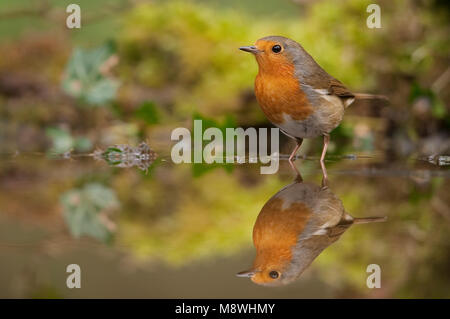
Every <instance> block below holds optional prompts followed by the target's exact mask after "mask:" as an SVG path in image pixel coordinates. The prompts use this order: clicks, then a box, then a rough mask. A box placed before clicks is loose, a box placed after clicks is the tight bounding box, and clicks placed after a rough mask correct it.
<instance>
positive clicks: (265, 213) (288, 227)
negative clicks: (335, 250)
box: [237, 175, 386, 286]
mask: <svg viewBox="0 0 450 319" xmlns="http://www.w3.org/2000/svg"><path fill="white" fill-rule="evenodd" d="M385 220H386V218H385V217H369V218H353V217H352V216H350V215H349V214H348V213H347V212H346V211H345V209H344V206H343V204H342V202H341V200H340V199H339V198H337V197H336V196H335V195H334V194H333V193H332V192H331V191H330V189H329V188H328V186H319V185H316V184H312V183H303V180H302V178H301V175H298V176H297V178H296V180H295V181H294V183H292V184H290V185H288V186H286V187H284V188H283V189H281V190H280V191H279V192H278V193H277V194H275V195H274V196H273V197H272V198H271V199H270V200H269V201H268V202H267V203H266V204H265V205H264V207H263V208H262V209H261V212H260V213H259V215H258V217H257V219H256V222H255V225H254V227H253V243H254V245H255V248H256V257H255V260H254V262H253V266H252V268H251V269H250V270H247V271H242V272H240V273H238V274H237V276H238V277H250V278H251V280H252V281H253V282H254V283H257V284H260V285H266V286H280V285H286V284H288V283H291V282H292V281H294V280H295V279H296V278H298V277H299V276H300V275H301V274H302V273H303V271H304V270H305V269H306V268H307V267H308V266H309V265H310V264H311V263H312V261H313V260H314V259H315V258H316V257H317V256H318V255H319V254H320V253H321V252H322V251H323V250H324V249H325V248H327V247H328V246H329V245H331V244H332V243H334V242H335V241H336V240H338V239H339V238H340V236H341V235H342V234H343V233H344V232H345V231H346V230H347V229H348V228H349V227H350V226H351V225H353V224H363V223H371V222H381V221H385Z"/></svg>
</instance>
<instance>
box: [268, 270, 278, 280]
mask: <svg viewBox="0 0 450 319" xmlns="http://www.w3.org/2000/svg"><path fill="white" fill-rule="evenodd" d="M269 276H270V278H272V279H277V278H278V276H280V274H279V273H278V271H275V270H272V271H271V272H269Z"/></svg>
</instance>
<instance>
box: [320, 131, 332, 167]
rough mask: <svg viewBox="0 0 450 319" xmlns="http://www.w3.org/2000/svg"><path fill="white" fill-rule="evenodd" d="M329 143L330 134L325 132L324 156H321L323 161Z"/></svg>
mask: <svg viewBox="0 0 450 319" xmlns="http://www.w3.org/2000/svg"><path fill="white" fill-rule="evenodd" d="M328 143H330V135H328V134H325V135H324V136H323V149H322V156H321V157H320V162H321V163H322V162H323V161H324V159H325V154H326V153H327V148H328Z"/></svg>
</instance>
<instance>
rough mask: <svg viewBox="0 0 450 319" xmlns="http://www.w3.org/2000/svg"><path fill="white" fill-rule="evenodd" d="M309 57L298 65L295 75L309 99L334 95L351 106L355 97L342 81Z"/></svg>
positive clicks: (345, 104)
mask: <svg viewBox="0 0 450 319" xmlns="http://www.w3.org/2000/svg"><path fill="white" fill-rule="evenodd" d="M307 57H309V58H308V59H306V60H305V59H303V60H302V62H297V63H296V64H297V67H296V71H295V75H296V77H297V78H298V80H299V81H300V84H301V87H302V89H303V90H304V91H305V93H306V94H307V96H308V98H309V99H310V100H312V101H314V100H316V99H317V98H319V97H321V96H323V95H334V96H337V97H339V98H340V99H341V100H342V102H343V104H344V106H345V107H347V106H349V105H350V104H351V103H352V102H353V101H354V99H355V95H354V94H353V93H352V92H351V91H350V90H349V89H348V88H347V87H346V86H345V85H344V84H343V83H342V82H341V81H339V80H337V79H335V78H334V77H332V76H331V75H329V74H328V73H327V72H326V71H325V70H324V69H322V67H321V66H320V65H319V64H317V63H316V62H315V61H314V59H313V58H312V57H311V56H309V54H308V55H307ZM309 70H314V71H313V72H311V71H309Z"/></svg>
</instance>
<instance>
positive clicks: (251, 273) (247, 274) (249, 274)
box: [236, 270, 256, 278]
mask: <svg viewBox="0 0 450 319" xmlns="http://www.w3.org/2000/svg"><path fill="white" fill-rule="evenodd" d="M255 273H256V271H253V270H245V271H241V272H238V273H237V274H236V276H238V277H248V278H251V277H253V276H254V275H255Z"/></svg>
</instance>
